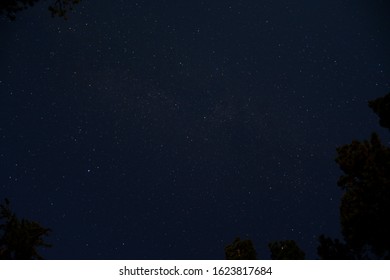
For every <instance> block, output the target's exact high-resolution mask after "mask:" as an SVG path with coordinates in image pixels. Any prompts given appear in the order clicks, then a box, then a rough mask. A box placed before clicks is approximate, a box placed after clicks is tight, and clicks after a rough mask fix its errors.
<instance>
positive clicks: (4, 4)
mask: <svg viewBox="0 0 390 280" xmlns="http://www.w3.org/2000/svg"><path fill="white" fill-rule="evenodd" d="M39 1H40V0H1V1H0V15H6V16H7V17H8V18H9V19H11V20H15V19H16V14H17V13H18V12H20V11H23V10H25V9H27V8H29V7H32V6H34V5H35V4H36V3H37V2H39ZM80 2H81V0H55V1H53V2H52V4H51V5H50V6H49V8H48V9H49V11H50V12H51V14H52V16H58V17H62V18H64V19H66V18H67V13H68V11H71V10H73V6H74V5H76V4H78V3H80Z"/></svg>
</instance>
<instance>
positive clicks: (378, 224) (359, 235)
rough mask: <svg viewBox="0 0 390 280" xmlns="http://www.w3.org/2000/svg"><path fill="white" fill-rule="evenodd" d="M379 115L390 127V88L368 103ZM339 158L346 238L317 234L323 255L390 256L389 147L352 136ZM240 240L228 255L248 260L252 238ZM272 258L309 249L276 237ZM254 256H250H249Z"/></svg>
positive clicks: (286, 257) (271, 246)
mask: <svg viewBox="0 0 390 280" xmlns="http://www.w3.org/2000/svg"><path fill="white" fill-rule="evenodd" d="M368 106H369V107H370V108H371V109H372V110H373V111H374V112H375V113H376V114H377V115H378V116H379V123H380V125H381V126H382V127H384V128H387V129H390V93H389V94H387V95H386V96H384V97H380V98H378V99H375V100H372V101H369V102H368ZM336 151H337V157H336V163H337V164H338V165H339V167H340V169H341V170H342V171H343V173H344V174H343V175H341V176H340V178H339V180H338V182H337V184H338V186H339V187H340V188H341V189H342V190H343V191H344V194H343V196H342V199H341V203H340V223H341V233H342V235H343V240H342V241H340V240H338V239H332V238H330V237H326V236H325V235H320V236H319V238H318V241H319V246H318V247H317V253H318V256H319V257H320V258H321V259H336V260H342V259H373V258H374V259H390V238H389V237H390V227H389V226H388V221H390V148H389V147H386V146H384V145H383V144H382V143H381V140H380V139H379V136H378V134H376V133H372V135H371V138H370V139H369V140H366V141H362V142H361V141H356V140H355V141H352V143H351V144H347V145H343V146H341V147H338V148H337V149H336ZM243 242H244V241H240V240H239V239H236V240H235V241H234V242H233V244H232V245H229V246H227V247H226V248H225V255H226V258H227V259H245V257H246V256H247V255H246V254H243V253H242V251H243V250H244V248H250V249H245V250H244V251H245V252H246V250H248V251H251V250H253V251H254V249H253V248H251V247H250V246H252V243H251V242H250V240H245V242H246V243H245V244H250V246H249V245H246V246H244V245H243V244H244V243H243ZM268 247H269V249H270V251H271V258H272V259H278V260H294V259H295V260H296V259H304V256H305V254H304V252H303V251H302V250H301V249H300V248H299V247H298V245H297V244H296V243H295V241H293V240H285V241H278V242H271V243H269V245H268ZM247 259H249V258H247Z"/></svg>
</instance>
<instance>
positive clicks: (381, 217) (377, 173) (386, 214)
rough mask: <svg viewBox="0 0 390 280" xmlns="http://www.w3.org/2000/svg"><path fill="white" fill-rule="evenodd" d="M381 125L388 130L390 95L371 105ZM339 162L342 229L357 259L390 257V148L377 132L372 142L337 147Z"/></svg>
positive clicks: (372, 136)
mask: <svg viewBox="0 0 390 280" xmlns="http://www.w3.org/2000/svg"><path fill="white" fill-rule="evenodd" d="M369 106H370V107H371V108H372V109H373V110H374V112H375V113H377V114H378V116H379V118H380V124H381V125H382V126H383V127H386V128H389V124H390V122H389V120H390V118H389V116H390V114H389V113H390V95H389V94H388V95H386V96H385V97H382V98H378V99H376V100H374V101H370V102H369ZM337 153H338V156H337V158H336V162H337V163H338V164H339V166H340V169H341V170H342V171H343V172H344V175H342V176H340V179H339V180H338V183H337V184H338V185H339V186H340V187H341V188H342V190H344V195H343V197H342V200H341V205H340V222H341V230H342V234H343V237H344V240H345V242H346V245H347V247H349V248H350V250H352V251H353V252H354V254H355V256H356V257H357V258H370V257H375V258H386V259H387V258H390V239H389V236H390V229H389V227H388V226H387V221H388V220H389V218H390V148H388V147H385V146H384V145H383V144H382V143H381V141H380V139H379V136H378V135H377V134H376V133H373V134H372V135H371V139H370V140H366V141H363V142H359V141H353V142H352V143H351V144H348V145H344V146H342V147H339V148H337Z"/></svg>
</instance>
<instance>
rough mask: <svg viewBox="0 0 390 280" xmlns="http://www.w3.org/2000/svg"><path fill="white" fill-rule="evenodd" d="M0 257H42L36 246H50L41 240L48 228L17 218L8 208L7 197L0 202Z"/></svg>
mask: <svg viewBox="0 0 390 280" xmlns="http://www.w3.org/2000/svg"><path fill="white" fill-rule="evenodd" d="M1 220H4V222H3V223H1V224H0V259H14V260H28V259H42V257H41V255H40V254H39V253H38V252H37V247H51V245H50V244H47V243H45V242H44V241H43V237H44V236H47V235H48V234H49V232H50V229H48V228H44V227H42V226H41V225H40V224H38V223H37V222H34V221H29V220H26V219H22V220H19V219H18V218H17V217H16V215H15V214H14V213H13V212H12V211H11V209H10V203H9V201H8V199H5V200H4V203H2V204H0V221H1Z"/></svg>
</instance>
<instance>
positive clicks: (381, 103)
mask: <svg viewBox="0 0 390 280" xmlns="http://www.w3.org/2000/svg"><path fill="white" fill-rule="evenodd" d="M368 106H369V107H370V108H371V109H372V110H373V111H374V112H375V113H376V114H377V115H378V116H379V124H380V125H381V126H382V127H385V128H387V129H390V93H388V94H387V95H385V96H384V97H380V98H377V99H375V100H372V101H369V102H368Z"/></svg>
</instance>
